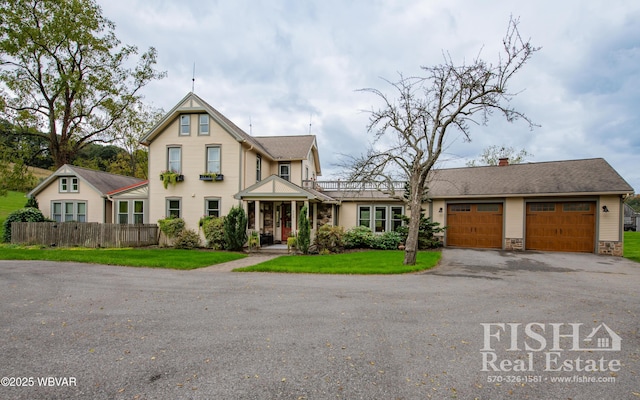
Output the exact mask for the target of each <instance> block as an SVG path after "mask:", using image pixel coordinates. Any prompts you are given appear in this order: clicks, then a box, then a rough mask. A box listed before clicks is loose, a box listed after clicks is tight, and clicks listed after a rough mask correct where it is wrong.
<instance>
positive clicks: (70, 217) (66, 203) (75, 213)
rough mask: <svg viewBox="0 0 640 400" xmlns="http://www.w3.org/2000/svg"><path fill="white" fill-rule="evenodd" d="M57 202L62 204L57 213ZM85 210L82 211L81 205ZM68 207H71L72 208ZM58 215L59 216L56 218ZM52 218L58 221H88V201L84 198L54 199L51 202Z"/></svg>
mask: <svg viewBox="0 0 640 400" xmlns="http://www.w3.org/2000/svg"><path fill="white" fill-rule="evenodd" d="M56 204H57V205H59V206H60V209H59V211H60V212H59V213H56ZM81 206H82V208H84V210H83V211H84V212H83V213H81V212H80V207H81ZM67 207H71V210H70V211H68V210H69V209H68V208H67ZM56 216H58V217H57V218H56ZM51 219H52V220H54V221H56V222H71V221H75V222H87V202H86V201H82V200H54V201H52V202H51Z"/></svg>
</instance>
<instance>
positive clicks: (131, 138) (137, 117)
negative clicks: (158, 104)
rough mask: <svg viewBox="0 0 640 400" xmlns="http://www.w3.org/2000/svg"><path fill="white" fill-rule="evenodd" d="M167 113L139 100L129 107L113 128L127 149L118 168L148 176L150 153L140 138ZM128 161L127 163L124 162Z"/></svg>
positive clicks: (141, 176)
mask: <svg viewBox="0 0 640 400" xmlns="http://www.w3.org/2000/svg"><path fill="white" fill-rule="evenodd" d="M164 114H165V111H164V110H163V109H162V108H153V107H148V106H145V105H144V104H142V103H140V102H138V103H137V104H134V105H133V106H132V107H129V108H128V109H127V110H126V111H125V113H124V115H123V118H121V119H120V120H118V121H117V122H116V123H115V124H114V126H113V128H112V131H113V134H114V136H115V137H117V140H118V143H120V144H121V145H122V147H123V148H124V149H125V150H126V152H125V154H123V155H122V156H120V157H119V159H118V169H119V170H121V171H122V172H116V171H109V172H114V173H124V174H125V175H130V176H135V177H138V178H143V179H146V178H147V172H148V168H147V167H148V154H149V152H148V151H147V150H146V147H144V146H142V145H141V144H140V140H141V139H142V137H143V136H144V134H145V133H146V132H148V131H149V130H150V129H151V128H152V127H153V126H154V125H155V124H156V123H157V122H158V121H159V120H160V119H161V118H162V117H163V116H164ZM125 161H126V164H128V165H126V164H124V162H125Z"/></svg>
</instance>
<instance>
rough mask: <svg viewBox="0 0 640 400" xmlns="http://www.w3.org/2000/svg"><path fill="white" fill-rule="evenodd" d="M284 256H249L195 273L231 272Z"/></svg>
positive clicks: (199, 269) (200, 269)
mask: <svg viewBox="0 0 640 400" xmlns="http://www.w3.org/2000/svg"><path fill="white" fill-rule="evenodd" d="M282 255H284V254H259V253H258V254H255V253H254V254H249V255H248V256H247V257H245V258H241V259H239V260H233V261H228V262H225V263H220V264H215V265H212V266H210V267H205V268H198V269H195V270H194V271H208V272H231V271H232V270H234V269H236V268H243V267H250V266H252V265H256V264H260V263H263V262H265V261H269V260H273V259H274V258H276V257H280V256H282Z"/></svg>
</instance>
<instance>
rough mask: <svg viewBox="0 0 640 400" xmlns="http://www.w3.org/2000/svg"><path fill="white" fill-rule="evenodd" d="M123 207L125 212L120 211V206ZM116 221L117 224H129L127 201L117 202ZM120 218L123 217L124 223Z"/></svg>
mask: <svg viewBox="0 0 640 400" xmlns="http://www.w3.org/2000/svg"><path fill="white" fill-rule="evenodd" d="M123 205H125V206H126V207H125V208H126V210H124V212H123V211H122V206H123ZM117 210H118V212H117V215H116V216H117V219H116V221H118V222H117V223H118V224H128V223H129V200H118V208H117ZM122 217H124V218H125V219H124V222H123V221H122Z"/></svg>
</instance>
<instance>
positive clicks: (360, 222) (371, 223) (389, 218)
mask: <svg viewBox="0 0 640 400" xmlns="http://www.w3.org/2000/svg"><path fill="white" fill-rule="evenodd" d="M394 209H395V210H398V209H399V211H400V213H399V214H398V213H396V214H398V215H404V206H400V205H395V204H362V205H359V206H358V209H357V215H356V225H357V226H366V227H367V228H369V229H371V231H372V232H373V233H384V232H388V231H391V230H394V228H396V227H395V226H394V222H398V221H399V222H400V225H404V221H402V219H401V218H395V217H394V214H393V211H394ZM361 210H366V211H368V212H369V218H362V214H361ZM378 210H384V211H383V213H384V218H378V214H377V211H378ZM378 221H383V223H382V224H381V225H379V226H378V225H377V224H376V223H377V222H378Z"/></svg>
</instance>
